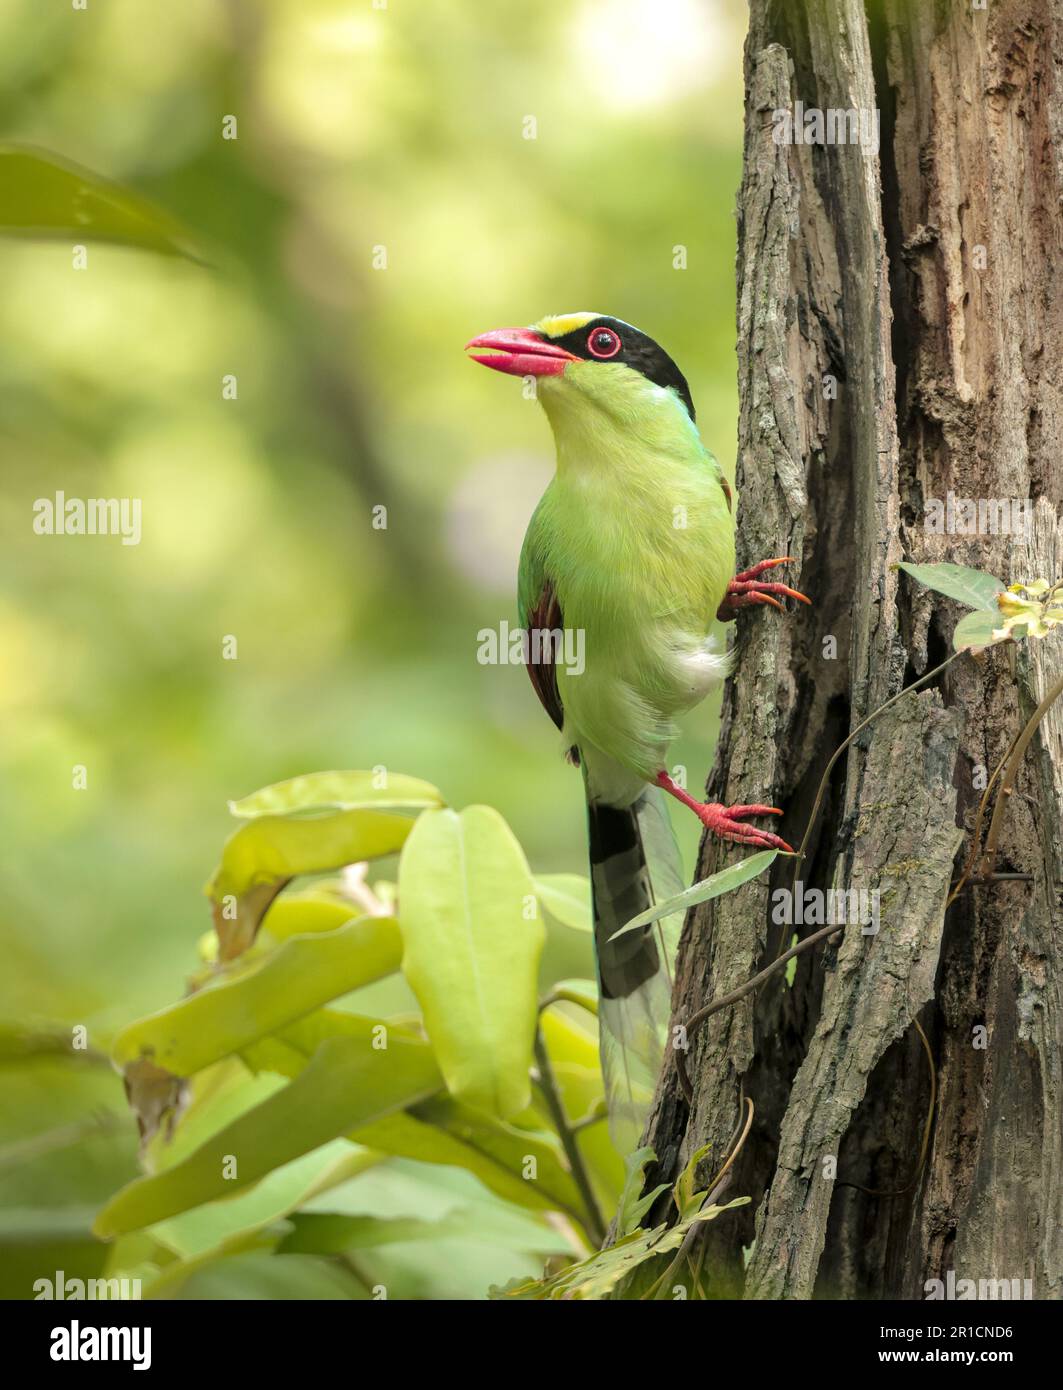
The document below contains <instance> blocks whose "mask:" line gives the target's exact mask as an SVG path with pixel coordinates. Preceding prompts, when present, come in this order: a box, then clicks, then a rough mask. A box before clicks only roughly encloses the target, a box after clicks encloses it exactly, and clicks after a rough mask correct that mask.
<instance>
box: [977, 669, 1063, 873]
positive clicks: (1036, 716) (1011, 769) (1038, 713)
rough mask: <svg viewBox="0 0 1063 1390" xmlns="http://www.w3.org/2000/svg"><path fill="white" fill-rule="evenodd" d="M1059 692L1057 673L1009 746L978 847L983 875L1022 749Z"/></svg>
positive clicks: (989, 864)
mask: <svg viewBox="0 0 1063 1390" xmlns="http://www.w3.org/2000/svg"><path fill="white" fill-rule="evenodd" d="M1060 695H1063V676H1060V678H1059V680H1057V681H1056V683H1055V685H1053V686H1052V687H1051V688H1050V689H1049V691H1048V693H1047V694H1046V695H1045V697H1044V699H1043V700H1042V701H1041V703H1040V704H1039V705H1038V706H1037V708H1036V709H1035V710H1034V712H1033V714H1032V715H1031V716H1030V719H1029V722H1028V723H1027V725H1026V727H1025V729H1023V731H1022V733H1021V734H1020V735H1019V737H1018V739H1017V741H1016V743H1015V747H1014V748H1013V749H1012V750H1011V755H1010V757H1009V758H1008V765H1007V768H1006V769H1005V771H1004V780H1003V781H1002V782H1001V784H1000V791H999V792H998V793H997V800H996V805H995V806H994V807H993V819H992V820H991V821H990V822H989V834H988V835H987V836H986V841H985V849H984V850H983V851H982V859H981V864H980V869H981V873H982V875H983V877H984V876H985V875H986V874H988V873H990V872H991V871H992V867H993V858H994V856H995V855H996V852H997V841H998V840H999V839H1000V832H1001V830H1002V829H1003V826H1004V807H1005V806H1006V805H1007V799H1008V797H1009V796H1010V795H1011V790H1012V787H1013V786H1014V784H1015V778H1016V777H1017V776H1018V774H1019V768H1020V766H1021V765H1022V760H1023V757H1024V755H1025V753H1026V749H1027V748H1028V747H1029V745H1030V740H1031V739H1032V738H1033V736H1034V734H1035V733H1036V732H1037V727H1038V725H1039V724H1040V723H1041V720H1042V719H1043V718H1044V717H1045V715H1046V714H1047V713H1048V711H1049V710H1050V709H1051V707H1052V705H1053V704H1055V702H1056V700H1058V699H1059V697H1060Z"/></svg>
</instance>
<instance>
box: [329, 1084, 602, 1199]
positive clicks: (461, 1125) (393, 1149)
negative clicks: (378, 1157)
mask: <svg viewBox="0 0 1063 1390" xmlns="http://www.w3.org/2000/svg"><path fill="white" fill-rule="evenodd" d="M349 1137H350V1138H352V1139H354V1140H355V1141H356V1142H357V1143H360V1144H365V1145H367V1146H369V1147H371V1148H372V1149H374V1150H379V1151H380V1152H382V1153H387V1154H393V1155H395V1156H396V1157H401V1158H413V1159H416V1160H417V1161H418V1162H419V1163H434V1164H445V1165H447V1166H450V1167H454V1168H464V1169H466V1170H467V1171H468V1172H470V1173H473V1174H475V1176H476V1177H477V1178H479V1179H480V1181H481V1182H482V1183H483V1184H484V1186H485V1187H486V1188H488V1189H489V1190H490V1191H491V1192H493V1193H495V1195H496V1196H498V1197H502V1198H504V1199H505V1200H506V1201H507V1202H512V1203H514V1205H516V1206H520V1207H526V1208H528V1209H530V1210H532V1211H544V1210H545V1211H550V1210H554V1211H564V1212H566V1213H567V1214H568V1215H569V1216H571V1217H572V1218H573V1219H574V1220H575V1221H577V1222H579V1223H580V1224H582V1222H583V1221H584V1219H585V1218H584V1215H583V1211H582V1206H581V1202H580V1196H579V1191H578V1189H577V1187H576V1185H575V1183H574V1182H573V1181H572V1175H571V1173H570V1172H569V1171H568V1168H567V1166H566V1164H565V1161H564V1158H563V1156H562V1152H561V1145H560V1141H559V1140H557V1139H556V1137H555V1136H554V1135H552V1134H548V1133H546V1132H543V1133H531V1132H529V1131H527V1130H520V1129H517V1128H516V1127H515V1126H513V1125H507V1124H504V1123H503V1122H502V1121H500V1120H492V1119H490V1118H489V1117H488V1116H486V1115H483V1114H480V1113H479V1112H477V1111H473V1110H470V1109H469V1108H468V1107H467V1106H464V1105H460V1104H459V1103H458V1102H457V1101H455V1100H453V1099H452V1098H451V1097H450V1096H445V1095H438V1096H434V1097H433V1098H432V1099H431V1100H427V1101H422V1102H421V1103H420V1104H418V1105H416V1106H414V1107H412V1109H411V1110H410V1111H406V1112H403V1111H400V1112H398V1113H397V1114H394V1115H389V1116H387V1117H386V1118H385V1119H383V1120H378V1121H374V1123H373V1124H371V1125H367V1126H365V1127H364V1128H362V1129H358V1130H355V1131H353V1132H352V1134H351V1135H350V1136H349Z"/></svg>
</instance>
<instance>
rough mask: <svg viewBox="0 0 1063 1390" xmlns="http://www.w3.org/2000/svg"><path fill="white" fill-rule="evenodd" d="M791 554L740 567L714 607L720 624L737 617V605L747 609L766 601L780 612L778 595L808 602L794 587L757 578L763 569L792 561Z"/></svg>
mask: <svg viewBox="0 0 1063 1390" xmlns="http://www.w3.org/2000/svg"><path fill="white" fill-rule="evenodd" d="M793 563H794V561H793V556H791V555H781V556H780V557H779V558H778V559H776V560H761V561H760V563H759V564H756V565H753V566H752V567H751V568H750V569H747V570H742V571H741V573H740V574H736V575H735V577H734V578H733V579H732V580H731V582H730V584H728V586H727V592H726V593H725V594H724V596H723V602H722V603H721V604H720V606H719V608H718V609H717V610H716V616H717V618H718V619H719V620H720V622H721V623H729V622H733V621H734V619H735V618H736V617H737V616H738V610H739V609H740V608H748V607H750V606H752V605H754V604H768V605H769V606H770V607H771V608H778V609H779V610H780V611H782V604H781V603H780V602H779V599H780V598H793V599H797V600H798V602H800V603H811V602H812V600H811V599H810V598H807V597H806V596H805V595H804V594H801V593H798V591H797V590H796V589H791V588H790V587H789V586H788V585H786V584H778V583H775V582H773V581H771V580H761V578H760V576H761V575H762V574H763V573H764V572H765V570H770V569H774V568H775V566H776V565H790V564H793Z"/></svg>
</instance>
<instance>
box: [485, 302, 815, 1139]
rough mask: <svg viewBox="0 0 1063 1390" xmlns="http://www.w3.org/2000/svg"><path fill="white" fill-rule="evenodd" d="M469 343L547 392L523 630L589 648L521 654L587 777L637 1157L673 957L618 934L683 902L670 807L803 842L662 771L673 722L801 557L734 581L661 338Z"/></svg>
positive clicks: (622, 1075) (640, 933)
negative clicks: (546, 471) (547, 454)
mask: <svg viewBox="0 0 1063 1390" xmlns="http://www.w3.org/2000/svg"><path fill="white" fill-rule="evenodd" d="M466 349H467V350H473V349H475V351H473V352H472V357H473V360H474V361H476V362H480V363H482V364H483V365H484V366H485V367H492V368H494V369H495V370H496V371H500V372H506V373H508V374H509V375H511V376H520V377H525V378H529V377H530V378H534V380H535V390H536V395H537V397H538V400H539V402H540V404H541V405H542V406H543V409H544V410H545V411H546V415H547V419H548V420H549V422H550V426H551V429H552V431H553V435H554V443H555V446H556V451H557V472H556V475H555V476H554V478H553V480H552V481H551V483H550V485H549V486H548V487H547V489H546V491H545V493H544V494H543V496H542V499H541V500H540V502H539V504H538V506H537V507H536V509H535V512H534V514H533V516H532V519H531V522H530V524H529V526H528V531H527V535H526V536H525V538H524V546H523V549H522V551H521V557H520V571H519V576H518V610H519V614H520V622H521V626H522V628H523V629H525V632H526V633H527V634H529V635H531V634H550V633H555V634H557V635H558V636H560V635H561V633H562V632H563V631H564V630H565V629H568V630H569V631H575V632H582V634H583V640H584V643H585V652H586V656H585V663H581V669H580V670H579V673H578V674H577V673H576V671H575V670H572V671H569V670H568V669H567V668H566V666H565V664H564V663H563V661H561V660H558V659H556V658H557V657H558V656H560V653H561V652H562V651H563V650H564V648H563V644H560V643H559V644H558V645H557V647H556V648H555V647H554V646H552V644H551V642H550V641H530V642H527V643H526V651H527V653H528V659H527V667H528V674H529V676H530V677H531V682H532V685H533V686H534V688H535V692H536V694H537V695H538V697H539V699H540V701H541V702H542V704H543V706H544V708H545V709H546V712H547V713H548V714H549V715H550V717H551V719H552V720H553V721H554V723H555V724H556V725H557V727H558V728H559V729H560V730H561V734H562V739H563V747H564V750H565V753H566V756H567V757H568V759H569V761H570V762H572V763H574V764H577V765H578V766H580V767H581V768H582V771H583V779H584V785H585V790H586V797H587V815H588V828H589V839H590V872H591V889H592V898H593V904H594V941H595V954H596V958H597V969H598V985H599V992H600V1000H599V1022H600V1025H601V1027H600V1036H601V1053H602V1069H603V1073H604V1076H605V1085H606V1095H607V1100H608V1105H609V1115H610V1124H611V1129H612V1133H613V1137H614V1140H615V1141H617V1142H618V1144H619V1145H620V1146H621V1147H622V1148H624V1149H627V1148H633V1147H634V1145H635V1143H637V1141H638V1136H639V1132H640V1130H641V1127H642V1121H643V1119H644V1117H645V1113H646V1111H647V1109H648V1106H649V1103H650V1101H651V1100H652V1096H653V1086H654V1083H655V1081H656V1076H657V1071H658V1068H659V1064H660V1060H661V1054H662V1048H663V1045H664V1039H665V1037H666V1034H667V1025H668V1018H669V1012H670V1007H671V982H670V975H669V968H670V961H669V959H668V956H669V945H668V943H667V941H666V939H665V936H664V935H663V934H660V928H659V924H658V926H657V927H655V926H654V925H650V926H646V927H644V928H642V929H641V930H635V931H632V932H628V933H625V934H624V935H622V936H620V937H619V938H617V939H613V938H614V936H615V933H617V932H618V931H619V930H620V928H621V927H623V926H624V925H625V924H626V923H627V922H629V921H630V920H631V919H632V918H633V917H635V916H637V915H638V914H639V913H641V912H643V911H645V910H646V909H647V908H649V907H651V906H652V905H653V904H654V902H655V901H661V900H663V898H664V897H666V896H671V895H672V893H674V892H678V891H680V889H681V888H682V885H683V878H682V870H681V866H680V863H679V855H678V849H677V846H676V843H675V839H674V836H673V835H672V832H671V827H670V824H669V821H668V816H667V811H666V809H665V806H664V793H668V794H669V795H671V796H673V797H675V798H677V799H678V800H679V801H681V802H682V803H683V804H684V805H685V806H687V807H689V808H690V809H691V810H692V811H693V812H694V813H695V815H697V817H698V818H699V820H700V821H701V822H702V824H703V825H704V826H705V827H706V828H707V829H708V830H710V831H711V832H712V833H713V834H715V835H718V836H720V837H721V838H722V839H724V840H732V841H736V842H738V843H740V844H746V845H754V846H757V847H758V848H775V849H787V850H788V849H789V848H790V847H789V845H787V844H786V842H785V840H782V839H780V837H779V836H778V835H775V834H773V833H772V832H771V831H769V830H761V829H758V828H757V827H755V826H753V825H751V824H750V823H749V819H750V817H756V816H766V815H779V814H781V812H779V810H778V809H777V808H775V807H773V806H762V805H759V804H756V805H743V806H731V807H726V806H722V805H719V804H718V803H715V802H701V801H697V800H696V799H695V798H694V797H692V796H690V795H689V794H688V793H687V792H686V791H685V790H684V788H683V787H682V786H680V785H679V784H678V783H677V782H676V781H675V780H674V779H673V778H672V777H671V776H670V775H669V774H668V772H667V754H668V747H669V744H670V743H671V742H672V740H673V739H674V738H675V736H676V734H677V732H678V730H677V727H676V723H675V720H676V716H677V715H679V714H680V713H682V712H683V711H684V710H687V709H690V708H691V707H692V706H693V705H696V704H697V703H698V702H699V701H700V700H702V699H704V697H705V696H706V695H707V694H708V692H709V690H710V689H711V688H712V687H713V686H714V685H715V684H717V683H718V682H719V681H721V680H723V679H724V677H725V676H726V675H727V673H728V669H729V660H730V658H729V655H728V653H727V650H726V642H725V640H723V639H722V638H721V635H720V632H719V629H718V628H717V627H716V626H715V625H714V622H713V619H714V618H716V619H718V620H720V621H722V622H727V621H729V620H731V619H733V618H734V617H735V616H736V614H737V612H738V610H739V609H740V608H743V607H745V606H747V605H751V604H770V605H773V606H774V607H777V608H781V607H782V604H781V603H780V602H779V600H780V598H782V597H784V596H789V597H790V598H795V599H800V600H801V601H802V602H805V603H807V602H808V599H806V598H805V596H804V595H803V594H799V593H797V592H796V591H795V590H793V589H790V588H788V587H787V586H786V585H785V584H781V583H777V582H772V581H770V580H762V579H761V575H762V574H764V573H765V572H766V571H767V570H770V569H772V568H774V567H775V566H776V565H780V564H785V563H787V562H789V560H790V557H789V556H783V557H781V558H779V559H774V560H764V561H762V562H761V563H760V564H758V565H754V566H753V567H752V569H748V570H745V571H743V572H742V573H741V574H738V575H735V572H734V564H735V545H734V520H733V516H732V498H731V489H730V487H729V485H728V483H727V479H726V478H725V477H724V474H723V472H722V470H721V468H720V466H719V464H718V463H717V461H716V459H714V458H713V456H712V455H711V454H710V453H709V452H708V450H707V449H706V448H705V447H704V445H703V444H702V442H701V439H700V437H699V435H698V431H697V426H696V424H695V420H694V405H693V402H692V400H691V397H690V389H689V387H688V386H687V383H686V380H685V378H684V377H683V374H682V373H681V372H680V370H679V368H678V367H677V366H676V364H675V362H673V360H672V359H671V357H669V356H668V354H667V353H666V352H665V351H664V350H663V349H662V348H661V347H660V346H659V345H658V344H657V343H655V342H654V341H653V339H652V338H649V337H648V336H647V335H646V334H645V333H641V332H639V330H638V329H636V328H633V327H632V326H631V324H628V323H624V322H623V321H622V320H620V319H616V318H612V317H609V316H608V315H605V314H592V313H578V314H563V315H560V316H557V317H551V318H545V319H543V320H542V321H541V322H540V323H537V324H535V325H534V326H533V327H530V328H502V329H494V330H492V331H491V332H489V333H482V334H480V336H479V337H476V338H473V339H472V341H471V342H469V343H468V344H466ZM669 930H670V932H671V934H672V935H673V937H674V935H675V933H676V924H675V923H673V924H672V925H671V927H670V928H669ZM658 938H659V944H658Z"/></svg>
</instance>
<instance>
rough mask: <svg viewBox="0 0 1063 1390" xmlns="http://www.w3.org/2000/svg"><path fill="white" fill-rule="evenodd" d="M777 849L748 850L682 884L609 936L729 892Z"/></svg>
mask: <svg viewBox="0 0 1063 1390" xmlns="http://www.w3.org/2000/svg"><path fill="white" fill-rule="evenodd" d="M778 853H779V851H778V850H777V849H762V850H761V851H760V852H759V854H751V855H750V856H749V857H748V859H740V860H739V861H738V863H737V864H731V865H729V867H728V868H726V869H721V870H720V872H719V873H717V874H710V875H709V877H708V878H703V879H702V880H701V882H700V883H695V884H694V885H693V887H691V888H685V889H684V890H683V892H682V893H677V894H676V895H675V897H674V898H666V899H665V901H664V902H662V903H654V905H653V907H649V908H647V909H646V911H645V912H640V913H639V915H638V916H637V917H632V919H631V921H630V922H626V923H625V924H624V925H623V926H622V927H621V928H620V930H619V931H617V932H614V933H613V935H612V936H611V937H610V938H609V939H610V941H615V940H616V939H617V937H618V936H623V935H624V933H625V932H629V931H636V930H637V929H638V928H639V927H645V926H648V925H649V923H650V922H656V921H657V919H658V917H665V916H667V915H669V914H670V913H673V912H685V911H686V910H687V908H688V907H693V906H694V905H695V904H696V903H705V902H708V901H709V899H710V898H718V897H720V896H721V895H722V894H724V893H730V892H732V891H733V890H734V889H735V888H741V886H742V884H743V883H748V882H749V880H750V879H751V878H756V877H757V875H758V874H760V873H763V871H764V870H765V869H766V868H767V867H768V865H769V864H770V863H771V862H772V861H773V860H774V859H775V857H776V855H777V854H778Z"/></svg>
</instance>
